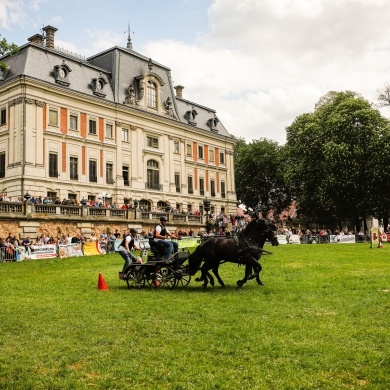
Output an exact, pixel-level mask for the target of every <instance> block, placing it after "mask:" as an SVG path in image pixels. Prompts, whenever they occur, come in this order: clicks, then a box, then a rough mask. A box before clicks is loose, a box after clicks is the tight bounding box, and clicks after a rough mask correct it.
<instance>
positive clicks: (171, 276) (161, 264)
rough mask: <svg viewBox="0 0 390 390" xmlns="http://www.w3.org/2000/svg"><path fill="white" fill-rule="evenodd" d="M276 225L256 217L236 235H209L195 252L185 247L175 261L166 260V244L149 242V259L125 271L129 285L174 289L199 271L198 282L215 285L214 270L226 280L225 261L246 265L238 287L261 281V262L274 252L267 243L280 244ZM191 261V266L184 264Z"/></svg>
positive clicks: (220, 282)
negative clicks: (223, 275)
mask: <svg viewBox="0 0 390 390" xmlns="http://www.w3.org/2000/svg"><path fill="white" fill-rule="evenodd" d="M275 232H276V226H275V225H274V224H273V223H270V222H268V221H266V220H265V219H263V218H254V219H252V221H251V222H249V224H248V225H247V226H246V227H245V229H244V230H243V231H242V232H240V233H239V234H238V235H237V236H235V237H229V238H227V237H225V238H223V239H222V238H217V237H209V238H208V239H207V240H205V241H203V242H202V243H201V244H200V245H199V246H198V247H197V248H196V249H195V251H194V252H193V253H191V254H190V252H189V250H187V249H185V248H184V249H182V250H181V251H179V252H178V253H176V254H175V257H174V258H173V259H172V260H165V258H164V253H165V248H164V246H163V245H161V244H158V243H157V242H154V240H153V239H151V240H150V241H149V244H150V252H151V254H149V255H148V259H147V262H145V263H142V264H139V263H132V264H130V265H129V266H128V267H127V268H126V270H125V272H124V279H126V282H127V285H128V287H143V286H145V285H146V284H148V285H150V286H153V287H167V288H174V287H176V286H177V285H180V286H187V285H188V284H189V283H190V280H191V276H193V275H195V274H196V273H197V272H198V271H200V272H201V276H200V277H199V278H197V279H196V281H203V287H207V285H208V283H210V284H211V285H214V278H213V276H212V275H211V273H210V271H212V273H213V274H214V276H215V277H216V278H217V280H218V282H219V284H220V285H221V286H224V285H225V284H224V282H223V281H222V279H221V277H220V276H219V273H218V270H219V266H220V265H221V264H222V263H225V262H232V263H236V264H239V265H245V275H244V278H243V279H242V280H238V281H237V285H238V287H242V286H243V285H244V284H245V283H246V282H247V281H248V280H250V279H256V281H257V283H258V284H260V285H261V284H262V282H261V280H260V271H261V269H262V267H261V264H260V262H259V260H260V258H261V256H262V255H263V254H270V252H268V251H266V250H264V249H263V246H264V243H265V242H266V241H269V242H271V243H272V245H278V241H277V238H276V235H275ZM187 260H188V265H184V263H185V262H186V261H187Z"/></svg>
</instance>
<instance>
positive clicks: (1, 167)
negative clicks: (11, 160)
mask: <svg viewBox="0 0 390 390" xmlns="http://www.w3.org/2000/svg"><path fill="white" fill-rule="evenodd" d="M0 177H5V152H2V153H0Z"/></svg>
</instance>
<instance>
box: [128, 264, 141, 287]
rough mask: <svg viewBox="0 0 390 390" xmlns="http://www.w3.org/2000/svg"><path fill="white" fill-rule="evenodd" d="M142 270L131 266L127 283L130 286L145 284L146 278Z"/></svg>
mask: <svg viewBox="0 0 390 390" xmlns="http://www.w3.org/2000/svg"><path fill="white" fill-rule="evenodd" d="M139 271H140V270H137V269H135V267H131V268H130V270H129V272H127V273H126V283H127V287H128V288H132V287H138V288H141V287H143V286H145V278H144V276H143V275H142V272H139Z"/></svg>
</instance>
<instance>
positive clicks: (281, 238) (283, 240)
mask: <svg viewBox="0 0 390 390" xmlns="http://www.w3.org/2000/svg"><path fill="white" fill-rule="evenodd" d="M276 237H277V239H278V241H279V244H288V241H287V236H286V235H285V234H278V235H277V236H276Z"/></svg>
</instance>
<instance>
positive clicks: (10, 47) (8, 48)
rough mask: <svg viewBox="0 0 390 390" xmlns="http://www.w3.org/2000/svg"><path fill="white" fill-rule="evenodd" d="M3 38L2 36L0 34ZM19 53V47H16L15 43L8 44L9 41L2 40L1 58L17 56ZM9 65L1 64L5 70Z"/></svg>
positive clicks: (0, 43)
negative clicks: (9, 55)
mask: <svg viewBox="0 0 390 390" xmlns="http://www.w3.org/2000/svg"><path fill="white" fill-rule="evenodd" d="M0 38H1V34H0ZM18 51H19V47H18V46H17V45H15V44H14V43H8V41H7V40H6V39H5V38H3V39H0V57H2V56H3V55H5V54H9V53H11V54H15V53H17V52H18ZM6 66H7V65H6V64H5V63H4V62H0V68H2V69H4V68H5V67H6Z"/></svg>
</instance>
